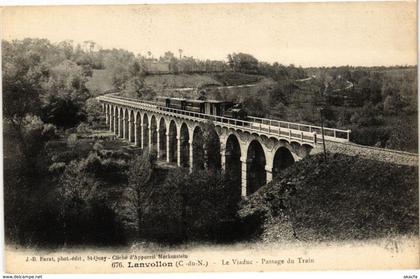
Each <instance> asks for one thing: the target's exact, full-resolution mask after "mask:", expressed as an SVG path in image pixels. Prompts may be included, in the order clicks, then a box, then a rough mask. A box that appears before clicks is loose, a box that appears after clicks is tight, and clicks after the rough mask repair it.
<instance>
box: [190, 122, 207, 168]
mask: <svg viewBox="0 0 420 279" xmlns="http://www.w3.org/2000/svg"><path fill="white" fill-rule="evenodd" d="M192 146H193V170H202V169H204V165H205V164H204V136H203V129H201V128H200V126H195V128H194V130H193V144H192Z"/></svg>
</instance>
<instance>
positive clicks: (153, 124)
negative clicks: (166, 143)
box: [150, 115, 158, 150]
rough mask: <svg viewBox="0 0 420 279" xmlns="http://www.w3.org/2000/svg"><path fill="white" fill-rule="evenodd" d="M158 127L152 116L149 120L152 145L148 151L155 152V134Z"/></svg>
mask: <svg viewBox="0 0 420 279" xmlns="http://www.w3.org/2000/svg"><path fill="white" fill-rule="evenodd" d="M157 130H158V126H157V120H156V116H155V115H152V117H151V118H150V137H151V138H150V139H151V141H150V143H151V144H152V146H151V147H150V149H153V150H156V149H157V133H158V131H157Z"/></svg>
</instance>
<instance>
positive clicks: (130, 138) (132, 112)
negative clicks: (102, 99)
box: [128, 110, 135, 142]
mask: <svg viewBox="0 0 420 279" xmlns="http://www.w3.org/2000/svg"><path fill="white" fill-rule="evenodd" d="M128 124H129V131H130V133H129V139H128V141H129V142H134V137H135V136H134V132H135V129H134V111H133V110H130V117H129V122H128Z"/></svg>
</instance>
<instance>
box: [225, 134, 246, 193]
mask: <svg viewBox="0 0 420 279" xmlns="http://www.w3.org/2000/svg"><path fill="white" fill-rule="evenodd" d="M224 155H225V159H226V161H225V174H226V177H227V178H228V179H229V180H230V181H231V183H232V185H233V187H234V188H235V191H237V194H238V196H240V195H241V176H242V174H241V172H242V170H241V145H240V144H239V140H238V138H237V137H236V136H235V135H234V134H230V135H229V136H228V137H227V140H226V148H225V154H224Z"/></svg>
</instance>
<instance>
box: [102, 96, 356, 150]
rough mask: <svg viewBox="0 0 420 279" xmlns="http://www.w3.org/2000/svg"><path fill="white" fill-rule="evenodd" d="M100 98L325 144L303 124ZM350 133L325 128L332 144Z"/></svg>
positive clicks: (345, 139)
mask: <svg viewBox="0 0 420 279" xmlns="http://www.w3.org/2000/svg"><path fill="white" fill-rule="evenodd" d="M97 99H98V100H99V101H101V102H107V103H111V104H115V105H121V106H126V107H130V108H133V109H142V110H146V111H150V112H155V113H158V114H163V115H170V116H173V117H180V118H184V119H188V120H191V121H198V122H207V121H212V122H213V123H214V124H215V125H216V126H220V127H225V128H231V129H234V130H242V131H246V132H249V133H251V134H252V133H255V134H258V135H265V136H267V137H274V138H276V139H287V140H288V141H297V142H299V143H307V144H310V145H316V144H318V143H321V129H322V128H321V127H319V126H313V125H306V124H300V123H293V122H286V121H280V120H273V119H267V118H259V117H253V116H249V117H248V119H249V120H239V119H235V118H228V117H223V116H215V115H209V114H203V113H198V112H193V111H187V110H181V109H175V108H169V107H165V106H162V105H160V104H158V103H155V102H151V101H145V100H137V99H131V98H126V97H121V96H116V95H114V94H108V95H104V96H99V97H97ZM349 137H350V130H340V129H333V128H324V138H325V140H326V141H332V142H349Z"/></svg>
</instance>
